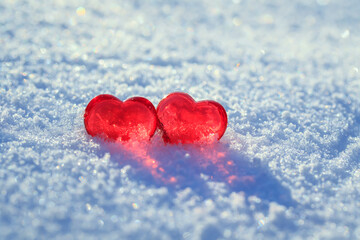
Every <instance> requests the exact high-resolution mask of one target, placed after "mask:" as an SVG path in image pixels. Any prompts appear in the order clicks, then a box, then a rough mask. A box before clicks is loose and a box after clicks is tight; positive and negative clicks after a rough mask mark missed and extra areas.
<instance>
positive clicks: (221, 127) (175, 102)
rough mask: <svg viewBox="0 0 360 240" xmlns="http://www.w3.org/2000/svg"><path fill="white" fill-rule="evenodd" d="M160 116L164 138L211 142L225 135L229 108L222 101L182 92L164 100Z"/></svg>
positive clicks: (171, 140) (183, 141)
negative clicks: (197, 98)
mask: <svg viewBox="0 0 360 240" xmlns="http://www.w3.org/2000/svg"><path fill="white" fill-rule="evenodd" d="M157 116H158V119H159V121H160V124H159V128H160V129H161V130H162V132H163V139H164V140H165V141H166V142H170V143H195V142H199V143H211V142H213V141H215V140H219V139H220V138H221V137H222V136H223V135H224V133H225V130H226V126H227V115H226V111H225V109H224V108H223V106H221V105H220V104H219V103H217V102H215V101H209V100H207V101H200V102H195V100H194V99H193V98H192V97H191V96H190V95H188V94H186V93H180V92H175V93H171V94H170V95H168V96H167V97H166V98H164V99H163V100H161V101H160V103H159V105H158V106H157Z"/></svg>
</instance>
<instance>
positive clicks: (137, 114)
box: [84, 94, 157, 141]
mask: <svg viewBox="0 0 360 240" xmlns="http://www.w3.org/2000/svg"><path fill="white" fill-rule="evenodd" d="M84 124H85V128H86V131H87V133H88V134H90V135H91V136H93V137H95V136H98V137H101V138H103V139H105V140H110V141H117V140H120V141H129V140H135V141H143V140H149V139H150V138H151V137H152V136H153V135H154V133H155V130H156V128H157V117H156V110H155V107H154V106H153V104H152V103H151V102H150V101H149V100H147V99H146V98H143V97H133V98H130V99H128V100H126V101H124V102H122V101H121V100H119V99H118V98H116V97H114V96H112V95H109V94H102V95H99V96H97V97H95V98H93V99H92V100H91V101H90V102H89V104H88V105H87V107H86V109H85V114H84Z"/></svg>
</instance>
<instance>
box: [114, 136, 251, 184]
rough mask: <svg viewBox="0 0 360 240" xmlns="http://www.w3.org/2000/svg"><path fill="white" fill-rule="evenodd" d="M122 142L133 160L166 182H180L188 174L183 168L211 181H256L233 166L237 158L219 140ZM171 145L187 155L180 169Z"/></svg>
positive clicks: (156, 178)
mask: <svg viewBox="0 0 360 240" xmlns="http://www.w3.org/2000/svg"><path fill="white" fill-rule="evenodd" d="M121 145H122V149H124V150H126V151H127V153H128V154H130V155H132V160H133V161H136V163H137V164H139V165H140V166H141V167H142V168H143V169H146V171H147V172H149V173H150V174H151V176H152V177H153V178H154V179H155V180H156V181H158V182H161V183H162V184H165V185H176V184H182V182H181V181H182V180H183V178H184V177H185V178H186V177H187V176H186V174H187V173H185V174H184V169H185V172H186V169H187V168H193V169H191V172H193V173H194V174H197V175H200V174H201V173H204V174H205V175H207V176H209V178H210V179H211V180H212V181H216V182H225V183H226V184H228V185H230V186H236V184H239V183H240V184H253V183H255V177H254V176H252V175H246V174H245V173H244V172H240V170H239V168H238V167H237V166H236V161H234V160H232V159H231V158H232V157H231V156H230V154H228V150H227V149H226V148H225V147H223V146H222V145H220V144H213V145H205V146H199V145H183V146H182V147H180V146H174V145H162V146H158V145H157V146H156V147H152V146H150V145H149V144H148V143H139V142H131V141H130V142H125V143H121ZM169 148H171V149H169ZM174 148H177V149H179V148H180V150H179V151H180V152H182V153H184V155H185V153H186V154H188V155H189V156H190V157H183V158H182V159H181V161H182V163H181V165H180V168H183V169H182V170H181V169H180V170H179V164H177V161H179V159H178V158H179V156H175V155H172V154H174V153H173V151H174ZM156 153H157V154H156ZM194 169H195V170H194ZM184 175H185V176H184ZM179 181H180V182H179Z"/></svg>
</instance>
